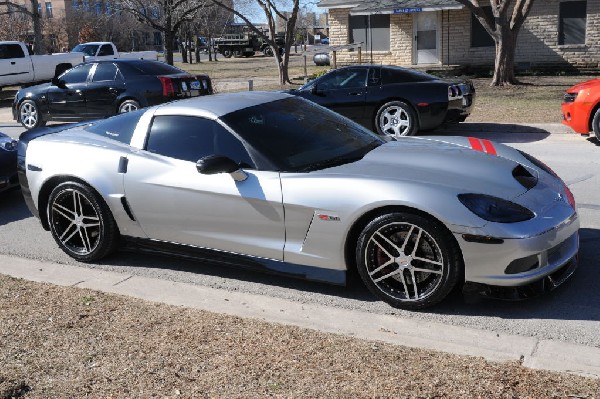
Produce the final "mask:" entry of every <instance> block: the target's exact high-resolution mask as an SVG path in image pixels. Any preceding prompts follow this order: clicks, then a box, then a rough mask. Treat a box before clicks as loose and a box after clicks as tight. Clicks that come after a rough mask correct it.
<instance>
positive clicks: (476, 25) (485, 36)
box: [471, 6, 496, 47]
mask: <svg viewBox="0 0 600 399" xmlns="http://www.w3.org/2000/svg"><path fill="white" fill-rule="evenodd" d="M481 9H482V10H483V12H484V14H485V15H486V16H487V17H489V18H491V19H492V21H493V20H494V14H493V13H492V7H487V6H486V7H481ZM495 45H496V43H495V42H494V39H493V38H492V36H490V34H489V33H488V32H487V30H485V28H484V27H483V25H481V22H479V20H478V19H477V17H476V16H475V14H473V13H471V47H493V46H495Z"/></svg>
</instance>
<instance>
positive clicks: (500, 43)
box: [491, 29, 517, 86]
mask: <svg viewBox="0 0 600 399" xmlns="http://www.w3.org/2000/svg"><path fill="white" fill-rule="evenodd" d="M516 38H517V35H515V34H513V33H512V32H511V31H510V30H508V29H507V31H506V32H504V33H503V34H502V35H501V36H499V37H497V38H496V40H495V41H496V60H495V64H494V77H493V78H492V83H491V86H507V85H513V84H515V83H516V81H515V71H514V61H515V50H516V46H517V43H516Z"/></svg>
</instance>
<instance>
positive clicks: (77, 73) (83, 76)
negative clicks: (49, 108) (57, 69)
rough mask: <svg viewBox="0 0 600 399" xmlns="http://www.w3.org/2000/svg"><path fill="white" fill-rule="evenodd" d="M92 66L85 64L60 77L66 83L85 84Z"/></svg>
mask: <svg viewBox="0 0 600 399" xmlns="http://www.w3.org/2000/svg"><path fill="white" fill-rule="evenodd" d="M91 68H92V64H83V65H79V66H76V67H75V68H72V69H69V70H68V71H67V72H65V73H63V74H62V75H61V76H60V79H62V80H64V81H65V83H67V84H68V83H84V82H85V81H86V80H87V77H88V74H89V72H90V69H91Z"/></svg>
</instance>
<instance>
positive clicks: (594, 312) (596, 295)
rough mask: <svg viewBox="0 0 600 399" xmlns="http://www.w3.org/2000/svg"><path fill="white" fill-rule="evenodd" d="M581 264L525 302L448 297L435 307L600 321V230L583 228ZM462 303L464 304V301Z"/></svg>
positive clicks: (516, 316)
mask: <svg viewBox="0 0 600 399" xmlns="http://www.w3.org/2000/svg"><path fill="white" fill-rule="evenodd" d="M579 234H580V249H579V266H578V268H577V269H576V270H575V273H574V274H573V276H572V277H571V278H570V279H569V280H568V281H566V282H565V283H564V284H563V285H562V286H559V287H558V288H556V289H555V290H554V291H551V292H548V293H544V294H543V295H540V296H538V297H535V298H530V299H526V300H522V301H501V300H495V299H482V300H480V301H478V302H476V303H464V301H463V300H462V298H459V297H453V298H449V299H450V301H446V302H444V303H442V304H440V306H438V307H436V308H435V309H433V311H435V312H436V313H439V314H448V315H461V316H487V317H498V318H501V319H514V320H519V319H551V320H577V321H600V290H598V281H600V268H599V267H598V266H597V265H598V261H597V259H599V258H600V230H598V229H589V228H582V229H580V230H579ZM460 302H462V305H461V303H460Z"/></svg>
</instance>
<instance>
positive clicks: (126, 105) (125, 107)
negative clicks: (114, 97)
mask: <svg viewBox="0 0 600 399" xmlns="http://www.w3.org/2000/svg"><path fill="white" fill-rule="evenodd" d="M138 109H140V103H138V102H137V101H135V100H125V101H123V102H122V103H121V105H119V113H120V114H124V113H125V112H131V111H137V110H138Z"/></svg>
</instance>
